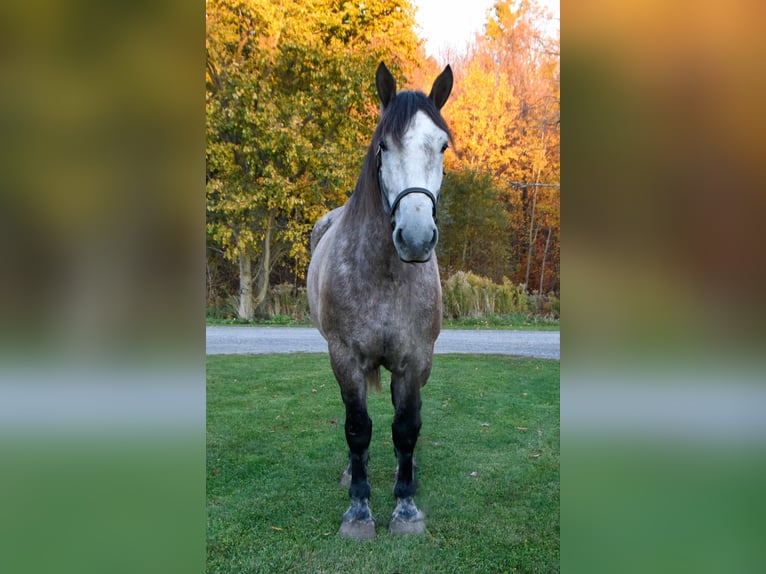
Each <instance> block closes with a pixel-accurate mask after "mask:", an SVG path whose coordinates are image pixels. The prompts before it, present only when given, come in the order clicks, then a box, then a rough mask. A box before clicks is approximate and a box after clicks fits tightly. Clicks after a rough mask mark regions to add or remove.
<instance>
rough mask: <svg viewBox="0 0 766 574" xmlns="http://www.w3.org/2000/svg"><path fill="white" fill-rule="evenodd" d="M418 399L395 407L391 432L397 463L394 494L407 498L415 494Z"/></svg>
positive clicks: (418, 431)
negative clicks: (404, 405) (414, 454)
mask: <svg viewBox="0 0 766 574" xmlns="http://www.w3.org/2000/svg"><path fill="white" fill-rule="evenodd" d="M420 425H421V422H420V401H417V402H415V403H414V404H412V405H408V406H406V407H399V408H397V409H396V413H395V415H394V422H393V424H392V425H391V432H392V435H393V439H394V452H395V453H396V459H397V463H398V472H397V475H396V483H395V484H394V496H396V498H409V497H412V496H415V491H416V490H417V482H416V481H415V472H414V466H413V464H414V463H413V453H414V451H415V443H416V442H417V440H418V434H419V433H420Z"/></svg>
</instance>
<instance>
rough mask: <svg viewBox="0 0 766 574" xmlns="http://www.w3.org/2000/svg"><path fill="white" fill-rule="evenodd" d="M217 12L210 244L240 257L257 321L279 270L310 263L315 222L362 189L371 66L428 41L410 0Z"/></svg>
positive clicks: (294, 2) (243, 294)
mask: <svg viewBox="0 0 766 574" xmlns="http://www.w3.org/2000/svg"><path fill="white" fill-rule="evenodd" d="M206 17H207V33H206V50H207V68H206V115H207V146H206V160H207V216H208V217H207V232H208V239H209V241H211V242H214V243H216V244H218V245H219V246H220V248H221V250H222V251H223V252H224V254H225V256H226V257H227V258H229V259H230V260H232V261H237V263H238V268H239V276H240V289H239V291H240V292H239V316H240V317H241V318H243V319H250V318H252V316H253V314H254V312H255V310H256V308H257V307H258V305H259V304H260V303H261V302H262V301H263V300H264V299H265V297H266V294H267V289H268V286H269V277H270V274H271V271H272V269H273V268H274V265H275V264H276V263H278V262H279V261H280V260H282V259H284V258H286V257H289V258H292V259H293V260H294V261H295V262H296V268H299V269H301V270H303V269H305V267H306V265H307V262H308V246H307V243H308V241H307V238H308V235H309V233H310V230H311V226H312V225H313V223H314V222H315V221H316V220H317V219H318V218H319V216H320V215H321V214H322V213H324V212H325V211H327V209H328V208H329V207H334V206H336V205H338V204H341V203H343V202H344V201H345V191H346V190H349V189H351V188H352V187H353V183H354V181H353V180H354V178H355V177H356V173H357V172H358V169H359V165H360V163H361V155H362V153H363V150H364V147H365V146H366V144H367V142H366V141H365V140H366V139H368V138H369V134H370V133H371V132H372V129H373V127H374V121H375V117H376V115H377V110H376V105H375V104H373V102H374V94H375V91H374V78H373V74H372V73H371V70H374V69H375V66H376V65H377V62H378V60H380V59H384V58H385V59H387V61H388V63H389V66H390V67H391V68H392V69H394V70H397V71H399V70H401V69H403V68H407V67H408V66H410V67H411V64H410V63H409V60H408V57H409V58H410V59H411V57H412V55H414V51H415V50H417V48H418V42H417V38H416V37H415V36H414V33H413V32H412V27H413V24H414V19H413V11H412V8H411V6H410V4H409V2H406V1H404V0H398V1H395V2H385V1H383V0H373V1H368V2H365V3H363V4H362V3H359V4H352V3H347V2H340V1H337V0H335V1H331V0H283V1H282V2H280V3H279V5H277V4H276V3H274V2H271V1H268V0H208V2H207V4H206ZM384 39H385V41H384ZM254 285H255V294H254V295H253V288H254Z"/></svg>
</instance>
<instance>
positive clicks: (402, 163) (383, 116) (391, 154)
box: [306, 62, 453, 540]
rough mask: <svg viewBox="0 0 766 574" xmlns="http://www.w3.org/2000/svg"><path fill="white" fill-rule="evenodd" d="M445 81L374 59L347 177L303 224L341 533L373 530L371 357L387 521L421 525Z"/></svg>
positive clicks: (438, 315) (366, 534)
mask: <svg viewBox="0 0 766 574" xmlns="http://www.w3.org/2000/svg"><path fill="white" fill-rule="evenodd" d="M452 83H453V77H452V70H451V68H450V66H449V65H447V66H446V67H445V69H444V70H443V71H442V72H441V73H440V74H439V76H438V77H437V78H436V79H435V80H434V83H433V85H432V87H431V91H430V93H429V95H428V96H426V95H425V94H424V93H423V92H420V91H401V92H399V93H397V92H396V81H395V79H394V77H393V75H392V74H391V72H390V71H389V70H388V68H387V67H386V65H385V63H383V62H381V63H380V65H379V66H378V69H377V71H376V74H375V84H376V87H377V93H378V98H379V99H380V118H379V122H378V125H377V127H376V128H375V131H374V133H373V136H372V142H371V143H370V145H369V147H368V149H367V155H366V157H365V159H364V162H363V165H362V170H361V173H360V175H359V177H358V179H357V183H356V187H355V188H354V191H353V192H352V194H351V196H350V197H349V198H348V200H347V201H346V203H345V205H343V206H341V207H338V208H336V209H334V210H332V211H330V212H329V213H327V214H326V215H325V216H323V217H322V218H321V219H320V220H319V221H318V222H317V223H316V224H315V226H314V228H313V231H312V233H311V261H310V263H309V268H308V274H307V278H306V281H307V287H308V299H309V308H310V313H311V317H312V320H313V322H314V325H315V326H316V328H317V329H318V330H319V332H320V333H321V334H322V336H323V337H324V338H325V339H326V341H327V347H328V352H329V355H330V364H331V367H332V371H333V373H334V375H335V378H336V379H337V381H338V384H339V386H340V393H341V397H342V399H343V403H344V405H345V411H346V412H345V414H346V419H345V427H344V428H345V435H346V442H347V444H348V449H349V465H348V468H347V469H346V471H345V472H344V474H343V480H342V481H341V483H342V484H344V485H346V486H348V490H349V498H350V500H351V504H350V506H349V508H348V510H347V511H346V512H345V513H344V514H343V517H342V520H341V526H340V530H339V535H340V536H342V537H346V538H353V539H358V540H362V539H369V538H374V537H375V519H374V518H373V515H372V512H371V510H370V506H369V499H370V484H369V481H368V475H367V465H368V460H369V454H368V448H369V445H370V439H371V436H372V420H371V419H370V417H369V415H368V412H367V390H368V387H372V388H376V389H380V367H381V366H382V367H384V368H385V369H387V370H388V371H390V373H391V401H392V403H393V407H394V417H393V423H392V425H391V431H392V438H393V444H394V454H395V456H396V460H397V467H396V471H395V483H394V496H395V498H396V507H395V508H394V511H393V513H392V515H391V519H390V521H389V532H391V533H393V534H422V533H424V532H425V515H424V513H423V512H422V511H420V510H419V509H418V508H417V506H416V505H415V501H414V497H415V492H416V489H417V482H416V477H415V470H416V467H415V463H414V459H413V452H414V449H415V444H416V442H417V439H418V434H419V433H420V428H421V418H420V411H421V404H422V403H421V397H420V392H421V388H422V387H423V386H424V385H425V384H426V382H427V381H428V377H429V376H430V374H431V365H432V362H433V351H434V343H435V342H436V338H437V337H438V336H439V332H440V330H441V321H442V302H441V301H442V299H441V284H440V280H439V267H438V265H437V261H436V255H435V253H434V248H435V247H436V243H437V241H438V228H437V226H436V211H437V207H438V204H439V190H440V187H441V183H442V177H443V176H444V171H443V160H444V153H445V151H446V150H447V148H448V147H449V144H450V142H451V141H452V134H451V132H450V130H449V127H448V126H447V124H446V122H445V121H444V118H443V117H442V115H441V109H442V107H443V106H444V104H445V103H446V101H447V98H448V97H449V95H450V92H451V91H452Z"/></svg>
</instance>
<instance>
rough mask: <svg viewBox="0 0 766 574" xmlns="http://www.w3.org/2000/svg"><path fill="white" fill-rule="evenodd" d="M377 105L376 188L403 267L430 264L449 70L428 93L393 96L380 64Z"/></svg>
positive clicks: (445, 138) (393, 88)
mask: <svg viewBox="0 0 766 574" xmlns="http://www.w3.org/2000/svg"><path fill="white" fill-rule="evenodd" d="M375 79H376V84H377V88H378V96H379V97H380V103H381V114H382V115H381V124H380V126H379V128H380V129H379V130H378V131H379V136H378V139H377V148H376V154H377V165H378V182H379V185H380V193H381V196H382V201H383V206H384V208H385V209H386V211H387V212H388V213H389V214H390V215H391V226H392V227H393V240H394V247H395V248H396V252H397V253H398V255H399V258H400V259H401V260H402V261H406V262H425V261H428V260H429V259H431V254H432V253H433V250H434V247H436V242H437V240H438V238H439V231H438V229H437V228H436V221H435V218H436V207H437V205H438V203H439V188H440V187H441V183H442V177H443V175H444V168H443V160H444V152H445V151H446V149H447V147H448V145H449V141H450V133H449V129H448V128H447V125H446V123H445V122H444V119H443V118H442V117H441V113H440V111H439V110H441V108H442V106H443V105H444V104H445V102H446V101H447V98H448V97H449V94H450V91H451V90H452V70H451V69H450V67H449V66H447V67H446V68H445V69H444V71H443V72H442V73H441V74H439V76H438V77H437V78H436V80H435V81H434V84H433V86H432V88H431V93H430V94H429V95H428V97H426V96H425V95H424V94H423V93H421V92H409V91H408V92H401V93H399V94H398V95H397V93H396V81H395V80H394V77H393V76H392V75H391V72H389V70H388V68H386V66H385V64H383V63H381V64H380V66H378V71H377V74H376V78H375Z"/></svg>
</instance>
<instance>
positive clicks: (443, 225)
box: [438, 169, 509, 281]
mask: <svg viewBox="0 0 766 574" xmlns="http://www.w3.org/2000/svg"><path fill="white" fill-rule="evenodd" d="M499 195H500V194H499V191H498V190H497V188H496V187H495V185H494V183H493V181H492V176H491V175H490V174H488V173H487V172H477V171H471V170H469V169H464V170H461V171H459V172H455V173H448V174H447V175H446V176H445V178H444V181H443V183H442V190H441V196H440V197H441V200H440V206H439V210H440V212H439V219H440V221H439V235H440V239H439V243H438V259H439V265H440V266H441V267H442V269H443V270H444V272H445V274H446V275H452V274H453V273H454V272H456V271H472V272H474V273H478V274H481V275H484V276H487V277H490V278H491V279H493V280H494V281H501V280H502V278H503V275H504V274H507V273H508V259H509V252H508V241H507V236H508V229H509V223H508V217H507V214H506V212H505V211H504V210H502V209H498V205H499V204H500V200H499Z"/></svg>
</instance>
